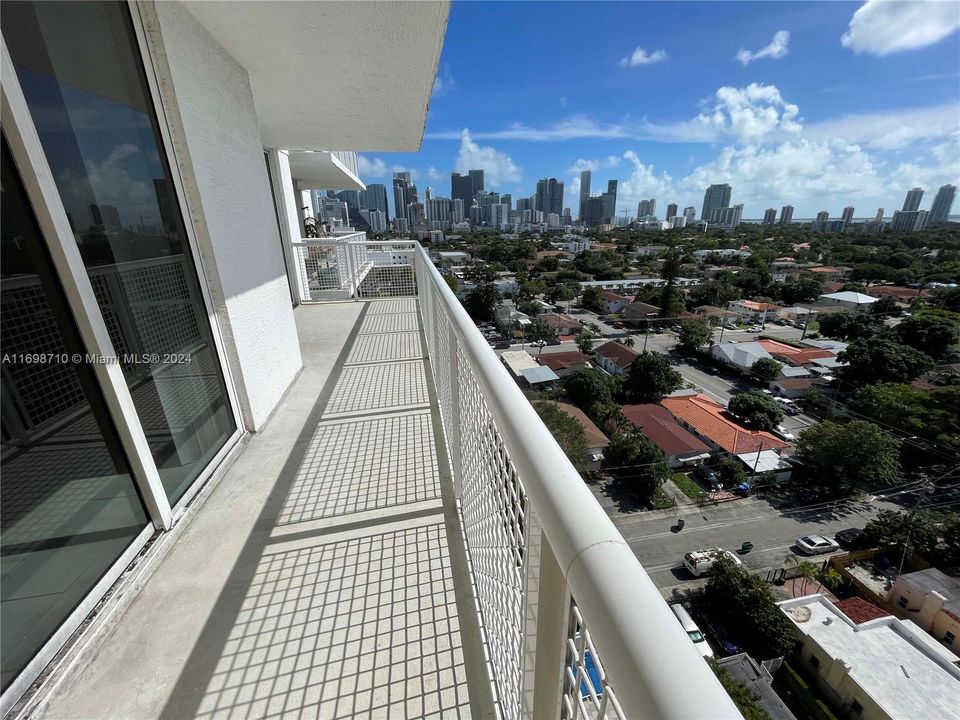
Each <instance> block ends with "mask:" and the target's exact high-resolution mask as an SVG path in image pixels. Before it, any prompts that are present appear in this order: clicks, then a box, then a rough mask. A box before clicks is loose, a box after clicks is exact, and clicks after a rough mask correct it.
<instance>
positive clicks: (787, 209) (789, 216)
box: [780, 205, 793, 225]
mask: <svg viewBox="0 0 960 720" xmlns="http://www.w3.org/2000/svg"><path fill="white" fill-rule="evenodd" d="M792 222H793V205H784V206H783V207H782V208H780V224H781V225H789V224H790V223H792Z"/></svg>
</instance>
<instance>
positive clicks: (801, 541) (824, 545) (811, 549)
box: [797, 535, 840, 555]
mask: <svg viewBox="0 0 960 720" xmlns="http://www.w3.org/2000/svg"><path fill="white" fill-rule="evenodd" d="M797 547H798V548H800V551H801V552H802V553H803V554H804V555H822V554H823V553H830V552H833V551H834V550H839V549H840V545H839V544H838V543H837V542H836V540H831V539H830V538H825V537H823V535H804V536H803V537H799V538H797Z"/></svg>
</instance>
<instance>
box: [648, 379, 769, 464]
mask: <svg viewBox="0 0 960 720" xmlns="http://www.w3.org/2000/svg"><path fill="white" fill-rule="evenodd" d="M660 404H661V405H663V406H664V407H665V408H666V409H667V410H669V411H670V412H672V413H673V414H674V415H675V416H676V417H677V418H679V419H681V420H683V421H684V422H686V423H687V424H688V425H689V426H690V427H692V428H693V429H694V430H695V431H696V432H697V433H698V434H699V435H700V436H701V437H705V438H707V439H708V440H710V441H711V442H713V443H715V444H716V445H717V446H718V447H720V448H721V449H723V450H726V451H727V452H732V453H734V454H740V453H747V452H756V451H757V450H775V449H777V448H783V447H787V443H785V442H783V441H782V440H780V439H779V438H776V437H774V436H773V435H771V434H770V433H768V432H765V431H763V430H748V429H747V428H745V427H743V426H742V425H740V424H738V423H736V422H734V420H733V419H732V418H730V417H729V416H728V415H727V409H726V408H725V407H723V405H721V404H720V403H718V402H716V401H714V400H712V399H710V398H709V397H707V396H706V395H703V394H702V393H691V392H689V391H679V392H676V393H674V394H673V395H668V396H667V397H665V398H663V400H661V401H660Z"/></svg>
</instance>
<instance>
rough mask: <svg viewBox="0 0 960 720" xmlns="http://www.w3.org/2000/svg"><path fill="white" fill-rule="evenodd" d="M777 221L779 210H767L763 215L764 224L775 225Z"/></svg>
mask: <svg viewBox="0 0 960 720" xmlns="http://www.w3.org/2000/svg"><path fill="white" fill-rule="evenodd" d="M776 220H777V209H776V208H767V209H766V210H765V211H764V213H763V224H764V225H773V224H774V223H775V222H776Z"/></svg>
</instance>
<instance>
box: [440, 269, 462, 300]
mask: <svg viewBox="0 0 960 720" xmlns="http://www.w3.org/2000/svg"><path fill="white" fill-rule="evenodd" d="M443 281H444V282H445V283H446V284H447V285H449V286H450V289H451V290H453V294H454V295H456V294H457V290H458V289H459V287H460V281H459V280H457V276H456V275H454V274H453V273H452V272H448V273H445V274H444V275H443Z"/></svg>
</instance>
